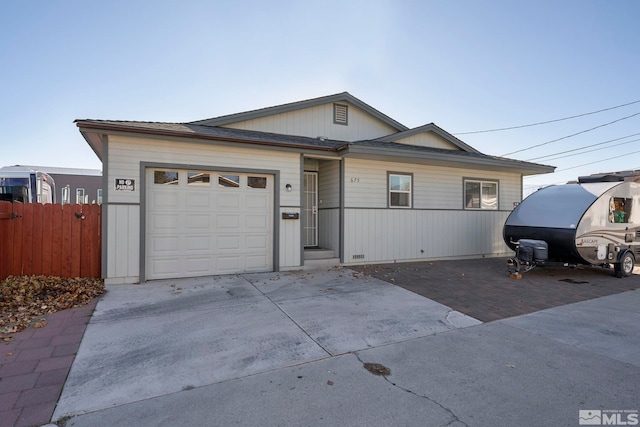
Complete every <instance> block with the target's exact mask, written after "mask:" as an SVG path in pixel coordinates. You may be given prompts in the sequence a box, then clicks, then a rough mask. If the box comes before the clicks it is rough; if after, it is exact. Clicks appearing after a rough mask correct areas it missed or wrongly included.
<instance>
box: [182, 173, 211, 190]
mask: <svg viewBox="0 0 640 427" xmlns="http://www.w3.org/2000/svg"><path fill="white" fill-rule="evenodd" d="M187 178H188V180H187V185H194V186H200V187H208V186H209V185H211V175H210V174H208V173H206V172H189V173H188V174H187Z"/></svg>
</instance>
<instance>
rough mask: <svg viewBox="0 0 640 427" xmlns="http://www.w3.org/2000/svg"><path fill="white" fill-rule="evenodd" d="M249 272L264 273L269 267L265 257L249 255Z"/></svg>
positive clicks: (246, 259)
mask: <svg viewBox="0 0 640 427" xmlns="http://www.w3.org/2000/svg"><path fill="white" fill-rule="evenodd" d="M245 263H246V265H247V271H262V270H263V269H264V268H266V266H267V265H268V262H267V258H266V257H265V256H264V255H247V256H246V257H245Z"/></svg>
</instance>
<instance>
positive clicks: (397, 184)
mask: <svg viewBox="0 0 640 427" xmlns="http://www.w3.org/2000/svg"><path fill="white" fill-rule="evenodd" d="M388 176H389V207H391V208H410V207H411V199H412V197H411V191H412V187H413V182H412V181H413V176H412V175H411V174H400V173H391V172H390V173H389V174H388Z"/></svg>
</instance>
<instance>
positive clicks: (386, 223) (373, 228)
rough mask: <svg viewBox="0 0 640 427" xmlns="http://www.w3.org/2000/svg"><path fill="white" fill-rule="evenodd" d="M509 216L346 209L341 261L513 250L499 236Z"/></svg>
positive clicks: (495, 212) (494, 212) (424, 258)
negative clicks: (342, 258) (342, 259)
mask: <svg viewBox="0 0 640 427" xmlns="http://www.w3.org/2000/svg"><path fill="white" fill-rule="evenodd" d="M508 215H509V212H504V211H463V210H417V209H409V210H407V209H404V210H402V209H345V225H344V226H345V227H344V228H345V238H344V241H345V254H344V262H345V264H349V263H352V264H354V263H359V264H361V263H367V262H395V261H411V260H427V259H446V258H463V257H478V256H499V255H507V254H510V253H511V251H510V250H509V248H508V247H507V246H506V245H505V244H504V242H503V240H502V227H503V225H504V222H505V221H506V219H507V216H508ZM354 256H358V258H357V259H354ZM362 256H364V257H362Z"/></svg>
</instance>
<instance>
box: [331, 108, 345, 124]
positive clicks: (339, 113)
mask: <svg viewBox="0 0 640 427" xmlns="http://www.w3.org/2000/svg"><path fill="white" fill-rule="evenodd" d="M347 113H348V108H347V106H346V105H340V104H333V123H336V124H339V125H346V124H348V119H349V116H348V114H347Z"/></svg>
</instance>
